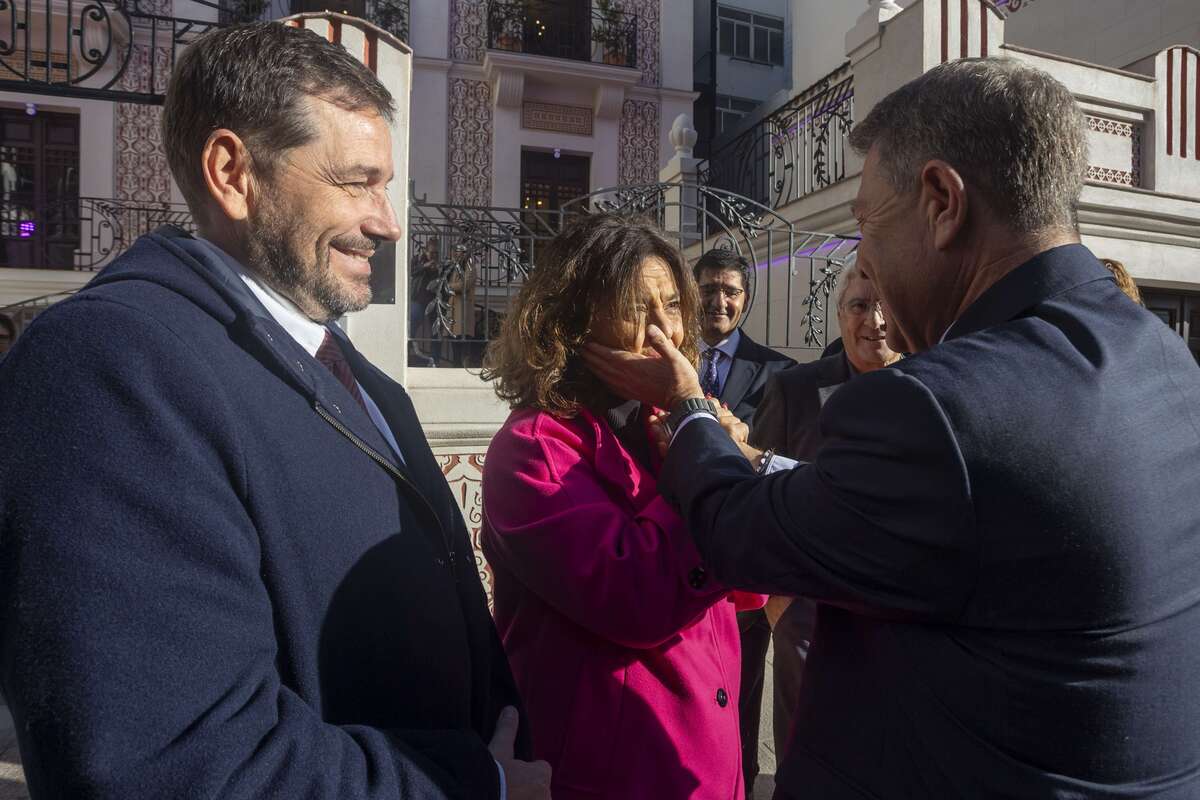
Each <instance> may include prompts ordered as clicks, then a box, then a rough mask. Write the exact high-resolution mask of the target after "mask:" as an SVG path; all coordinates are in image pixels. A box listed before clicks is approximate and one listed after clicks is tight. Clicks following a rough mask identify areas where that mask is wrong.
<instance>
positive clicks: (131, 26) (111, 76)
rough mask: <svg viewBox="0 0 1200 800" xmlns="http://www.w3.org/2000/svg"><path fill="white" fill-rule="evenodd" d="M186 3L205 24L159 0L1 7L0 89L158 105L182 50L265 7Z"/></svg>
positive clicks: (255, 2) (247, 0) (6, 3)
mask: <svg viewBox="0 0 1200 800" xmlns="http://www.w3.org/2000/svg"><path fill="white" fill-rule="evenodd" d="M192 2H193V3H195V4H196V5H198V6H200V7H202V8H205V9H208V10H211V14H209V13H207V11H206V12H205V13H204V16H207V17H208V19H183V18H179V17H173V16H169V15H167V14H163V13H161V12H162V10H163V6H164V5H166V4H160V3H159V2H158V1H157V0H36V2H35V0H0V90H6V91H17V92H34V93H38V94H49V95H58V96H67V97H84V98H97V99H104V100H116V101H121V102H132V103H151V104H161V103H162V101H163V94H164V93H165V91H166V85H167V78H168V76H169V75H170V73H171V68H172V67H173V66H174V64H175V56H176V53H177V52H178V50H179V49H180V48H181V47H183V46H185V45H187V44H188V43H189V42H191V41H192V40H193V39H195V38H196V37H197V36H199V35H200V34H202V33H205V32H207V31H209V30H212V29H213V28H215V27H218V26H220V25H222V24H228V23H230V22H235V21H241V20H243V19H253V18H256V17H257V13H261V10H262V8H263V7H265V2H263V0H242V2H226V3H218V2H211V0H192ZM256 9H257V13H256V11H255V10H256Z"/></svg>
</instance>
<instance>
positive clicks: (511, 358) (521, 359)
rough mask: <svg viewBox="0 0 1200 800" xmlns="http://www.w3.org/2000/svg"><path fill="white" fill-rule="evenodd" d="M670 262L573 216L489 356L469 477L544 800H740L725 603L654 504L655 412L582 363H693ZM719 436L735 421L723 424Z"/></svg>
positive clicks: (688, 284)
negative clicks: (476, 476)
mask: <svg viewBox="0 0 1200 800" xmlns="http://www.w3.org/2000/svg"><path fill="white" fill-rule="evenodd" d="M697 309H698V301H697V295H696V289H695V284H694V282H693V280H692V277H691V275H690V273H689V271H688V270H687V268H686V266H685V264H684V261H683V258H682V256H681V254H680V253H679V251H678V250H677V249H676V248H675V247H673V246H672V245H671V244H670V243H669V242H668V241H667V240H666V239H665V238H664V237H663V236H662V234H661V233H660V232H659V231H658V230H657V229H656V228H654V227H652V226H650V225H648V224H646V223H644V222H640V221H635V220H632V219H630V218H628V217H621V216H616V215H607V214H604V215H591V216H587V217H583V218H582V219H581V220H580V221H577V222H576V223H574V224H573V225H572V226H571V227H570V228H568V229H567V230H566V231H564V232H563V233H562V234H561V235H560V236H558V237H557V238H556V239H555V240H554V242H553V243H552V244H551V245H550V247H549V248H548V249H547V251H546V253H545V259H544V260H543V261H542V263H540V264H539V265H538V266H537V268H536V269H535V270H534V271H533V273H532V274H531V275H530V277H529V279H528V281H527V282H526V284H525V286H524V287H523V288H522V291H521V294H520V296H519V297H518V298H517V300H516V303H515V305H514V307H513V308H512V310H511V311H510V313H509V315H508V318H507V319H506V321H505V324H504V328H503V330H502V332H501V335H500V338H499V339H497V340H496V341H495V342H494V343H493V344H492V346H491V348H490V350H489V352H488V364H489V368H488V371H487V377H489V378H494V379H495V380H496V391H497V393H498V394H499V395H500V397H502V398H503V399H505V400H507V401H508V402H509V403H510V404H511V405H512V407H513V409H514V410H513V412H512V414H511V415H510V416H509V418H508V421H507V422H506V423H505V424H504V427H503V428H502V429H501V430H500V432H499V433H498V434H497V435H496V437H495V438H494V439H493V440H492V444H491V447H490V448H489V449H488V453H487V458H486V460H485V462H484V469H483V508H484V527H483V551H484V554H485V555H486V557H487V559H488V562H489V563H490V564H491V565H492V569H493V572H494V575H495V598H496V624H497V626H498V627H499V630H500V634H501V637H502V638H503V640H504V647H505V650H506V651H507V652H508V657H509V660H510V662H511V663H512V668H513V673H514V674H515V675H516V679H517V683H518V685H519V687H520V689H521V693H522V695H523V697H524V700H525V706H526V709H527V712H528V714H529V724H530V729H531V731H532V733H533V742H534V752H535V755H536V756H537V757H538V758H539V759H545V760H546V761H548V762H550V765H551V766H552V767H553V770H554V773H553V782H552V785H551V790H552V792H551V793H552V795H553V797H554V798H555V800H574V799H575V798H578V799H579V800H584V799H585V798H586V799H587V800H594V799H595V798H609V799H610V800H638V799H639V798H646V799H647V800H684V799H685V798H689V799H692V800H740V798H742V797H743V796H744V791H743V787H742V777H741V776H742V770H741V748H740V745H739V740H738V717H737V708H738V703H737V697H738V691H739V686H738V680H739V676H740V652H739V646H738V628H737V623H736V620H735V616H734V613H735V611H736V610H738V609H737V608H735V600H736V601H738V602H740V603H741V606H739V607H742V606H744V607H757V606H759V605H761V604H762V598H760V597H758V596H756V595H735V594H733V593H731V592H730V591H729V590H728V589H727V588H726V587H723V586H720V585H718V584H717V583H716V581H715V580H714V579H713V578H712V576H710V575H709V574H708V573H707V571H706V570H705V568H704V565H703V564H702V563H701V561H700V556H699V555H698V554H697V552H696V550H695V547H694V546H693V544H692V541H691V537H690V536H689V535H688V532H687V530H686V529H685V528H684V525H683V521H682V520H681V519H680V518H679V516H678V515H677V514H676V513H675V511H674V510H673V509H672V508H671V507H670V506H669V505H668V504H667V502H666V501H665V500H663V498H662V497H661V496H659V494H658V490H657V486H656V483H655V475H656V473H657V471H658V467H659V457H658V453H657V450H656V448H655V447H654V445H653V444H652V440H651V437H650V435H649V432H648V418H649V415H650V413H651V412H652V409H648V408H642V407H640V406H639V405H638V404H637V403H636V402H626V401H624V400H622V399H621V398H617V397H613V396H612V395H610V394H609V393H608V391H607V390H606V389H605V388H604V387H603V386H602V385H601V384H600V383H599V382H598V381H597V380H596V379H595V378H594V377H593V376H592V375H591V374H590V373H588V372H587V371H586V369H584V368H583V366H582V364H581V362H580V359H579V357H578V355H577V353H578V350H579V348H580V346H581V345H582V344H583V343H584V342H585V341H596V342H600V343H602V344H606V345H608V346H610V347H623V348H626V349H628V350H631V351H641V350H642V349H643V344H644V334H645V328H646V326H647V325H648V324H650V323H654V324H656V325H658V326H659V327H660V328H661V329H662V330H663V331H664V332H667V333H668V335H669V336H671V337H672V339H673V340H674V342H675V343H676V345H677V346H679V347H680V348H681V349H682V350H683V351H684V352H685V353H688V354H690V355H692V356H693V357H694V355H695V350H696V328H697V316H696V315H697ZM731 427H732V423H731Z"/></svg>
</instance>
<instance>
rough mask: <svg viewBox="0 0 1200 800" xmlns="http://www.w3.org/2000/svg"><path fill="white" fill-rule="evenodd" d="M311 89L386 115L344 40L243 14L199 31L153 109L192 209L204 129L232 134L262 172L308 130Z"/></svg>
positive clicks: (385, 104) (382, 97)
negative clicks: (159, 108) (158, 109)
mask: <svg viewBox="0 0 1200 800" xmlns="http://www.w3.org/2000/svg"><path fill="white" fill-rule="evenodd" d="M308 97H320V98H322V99H324V100H328V101H329V102H331V103H335V104H337V105H338V106H340V107H342V108H345V109H347V110H350V111H358V110H360V109H364V108H371V109H374V110H375V111H377V112H378V113H379V114H380V115H381V116H383V117H384V118H385V119H386V120H387V121H388V122H391V120H392V115H393V114H394V112H395V103H394V101H393V100H392V95H391V93H390V92H389V91H388V90H387V89H386V88H385V87H384V85H383V84H382V83H380V82H379V79H378V78H377V77H375V75H374V74H372V72H371V71H370V70H369V69H367V68H366V67H365V66H364V65H363V64H362V63H361V62H359V61H358V60H357V59H355V58H354V56H352V55H350V53H349V52H347V51H346V49H345V48H344V47H342V46H341V45H338V44H333V43H332V42H329V41H327V40H325V39H323V38H321V37H320V36H318V35H317V34H315V33H313V32H312V31H310V30H305V29H304V28H294V27H291V26H288V25H283V24H281V23H278V22H253V23H249V24H247V25H234V26H231V27H228V28H221V29H218V30H215V31H211V32H209V33H206V34H205V35H203V36H201V37H199V38H197V39H196V41H194V42H192V44H191V45H189V46H188V48H187V49H186V50H184V51H183V54H182V55H181V56H180V57H179V60H178V61H177V62H176V63H175V69H174V71H173V72H172V73H171V82H170V85H169V86H168V87H167V97H166V102H165V104H164V105H163V113H162V136H163V143H164V144H165V146H166V151H167V163H168V164H169V165H170V167H171V174H172V175H174V176H175V181H176V183H178V184H179V190H180V191H181V192H182V193H183V196H184V199H186V200H187V203H188V207H189V208H190V209H191V211H192V214H193V215H194V216H196V217H201V218H202V216H203V214H202V212H203V208H204V203H203V202H202V198H203V197H204V181H203V178H202V176H201V171H200V156H201V153H202V151H203V150H204V145H205V143H206V142H207V141H208V137H209V136H210V135H211V134H212V132H213V131H215V130H217V129H219V128H228V129H229V130H231V131H233V132H234V133H236V134H237V135H238V136H239V137H241V139H242V141H244V142H245V143H246V149H247V150H248V151H249V152H250V158H251V163H252V165H253V168H254V169H255V170H256V171H258V173H259V175H260V176H261V177H262V178H264V179H270V177H271V175H272V174H273V171H274V169H275V167H276V166H277V165H278V161H279V158H280V156H281V155H282V154H283V153H284V152H286V151H287V150H290V149H291V148H293V147H299V146H300V145H303V144H307V143H308V142H309V141H311V140H312V139H313V138H314V137H315V136H316V131H315V130H313V127H312V123H311V121H310V120H309V118H308V114H307V113H306V112H305V109H304V106H303V103H304V101H305V99H306V98H308Z"/></svg>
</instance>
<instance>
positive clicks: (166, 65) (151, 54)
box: [113, 0, 171, 203]
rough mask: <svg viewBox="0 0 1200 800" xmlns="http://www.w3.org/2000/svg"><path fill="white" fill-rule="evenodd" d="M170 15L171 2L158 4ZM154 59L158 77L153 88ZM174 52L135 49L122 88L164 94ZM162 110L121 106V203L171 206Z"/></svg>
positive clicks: (118, 161) (117, 192)
mask: <svg viewBox="0 0 1200 800" xmlns="http://www.w3.org/2000/svg"><path fill="white" fill-rule="evenodd" d="M157 5H158V6H161V7H163V8H165V11H161V12H160V13H165V14H170V13H171V9H170V5H171V4H170V0H163V1H162V2H159V3H157ZM151 58H153V59H154V70H153V72H154V74H153V82H154V85H153V86H151ZM170 64H171V52H170V50H169V49H167V48H165V47H156V48H153V49H152V48H150V47H147V46H145V45H137V44H135V45H134V46H133V53H132V54H131V56H130V59H129V65H128V67H127V68H126V70H125V74H124V75H122V76H121V80H120V82H119V85H120V88H121V89H123V90H125V91H131V92H151V91H156V92H163V91H165V90H166V85H167V76H168V75H169V74H170V70H171V66H170ZM161 119H162V108H161V107H160V106H152V105H144V104H141V103H117V107H116V128H117V131H116V134H117V135H116V138H115V141H114V143H113V148H114V150H115V152H114V154H113V155H114V158H115V160H116V164H115V174H114V176H113V179H114V185H115V189H114V195H115V198H116V199H118V200H139V201H143V202H155V203H167V202H170V200H171V174H170V170H169V169H168V168H167V156H166V152H165V151H164V149H163V142H162V131H161V128H160V127H159V122H160V120H161Z"/></svg>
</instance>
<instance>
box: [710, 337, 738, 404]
mask: <svg viewBox="0 0 1200 800" xmlns="http://www.w3.org/2000/svg"><path fill="white" fill-rule="evenodd" d="M741 341H742V331H741V329H740V328H734V329H733V333H731V334H729V335H728V336H726V337H725V338H724V339H722V340H721V341H719V342H717V343H716V344H713V345H710V344H709V343H708V342H706V341H704V340H703V339H701V340H700V358H701V359H702V360H703V358H704V354H705V353H707V352H708V351H709V350H716V351H717V352H718V353H720V354H721V355H719V356H717V386H716V391H714V392H713V395H715V396H716V397H717V398H718V399H719V398H720V397H721V393H722V392H724V391H725V381H726V380H727V379H728V378H729V368H730V367H732V366H733V355H734V353H736V352H737V349H738V344H739V343H740V342H741Z"/></svg>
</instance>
